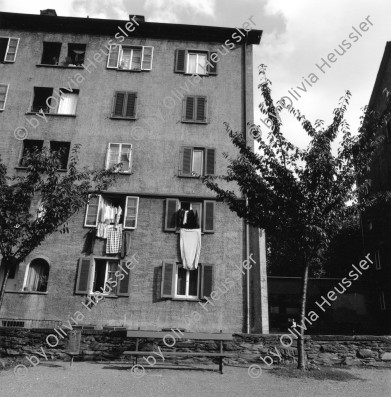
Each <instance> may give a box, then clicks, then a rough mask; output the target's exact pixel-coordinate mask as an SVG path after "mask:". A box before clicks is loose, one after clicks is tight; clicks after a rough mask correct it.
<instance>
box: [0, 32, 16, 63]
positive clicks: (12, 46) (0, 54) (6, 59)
mask: <svg viewBox="0 0 391 397" xmlns="http://www.w3.org/2000/svg"><path fill="white" fill-rule="evenodd" d="M18 47H19V39H18V38H15V37H0V63H12V62H15V59H16V53H17V52H18Z"/></svg>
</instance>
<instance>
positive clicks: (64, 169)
mask: <svg viewBox="0 0 391 397" xmlns="http://www.w3.org/2000/svg"><path fill="white" fill-rule="evenodd" d="M52 143H64V144H69V146H68V147H67V150H68V153H67V159H66V167H65V168H58V171H67V170H68V162H69V155H70V153H71V142H69V141H49V148H50V150H51V151H55V149H53V148H52ZM64 147H65V145H64ZM60 150H61V148H60ZM61 165H62V164H61Z"/></svg>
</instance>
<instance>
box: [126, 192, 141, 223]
mask: <svg viewBox="0 0 391 397" xmlns="http://www.w3.org/2000/svg"><path fill="white" fill-rule="evenodd" d="M138 203H139V198H138V197H135V196H126V204H125V214H124V229H136V227H137V216H138Z"/></svg>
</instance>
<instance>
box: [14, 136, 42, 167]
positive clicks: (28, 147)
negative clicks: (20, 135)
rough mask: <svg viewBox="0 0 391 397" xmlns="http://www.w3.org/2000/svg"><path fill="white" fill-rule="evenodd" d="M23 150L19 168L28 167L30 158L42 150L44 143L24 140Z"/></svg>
mask: <svg viewBox="0 0 391 397" xmlns="http://www.w3.org/2000/svg"><path fill="white" fill-rule="evenodd" d="M22 142H23V149H22V153H21V155H20V158H19V167H27V163H28V158H29V156H31V155H32V154H33V153H34V152H36V151H40V150H42V147H43V141H42V140H35V139H24V140H23V141H22Z"/></svg>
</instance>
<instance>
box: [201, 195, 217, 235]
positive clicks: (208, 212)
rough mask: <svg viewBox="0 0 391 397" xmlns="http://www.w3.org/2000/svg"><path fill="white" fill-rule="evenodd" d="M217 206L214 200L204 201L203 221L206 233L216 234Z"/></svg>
mask: <svg viewBox="0 0 391 397" xmlns="http://www.w3.org/2000/svg"><path fill="white" fill-rule="evenodd" d="M215 206H216V202H215V201H213V200H205V201H204V219H203V229H204V230H203V231H204V233H214V231H215V221H214V216H215Z"/></svg>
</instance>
